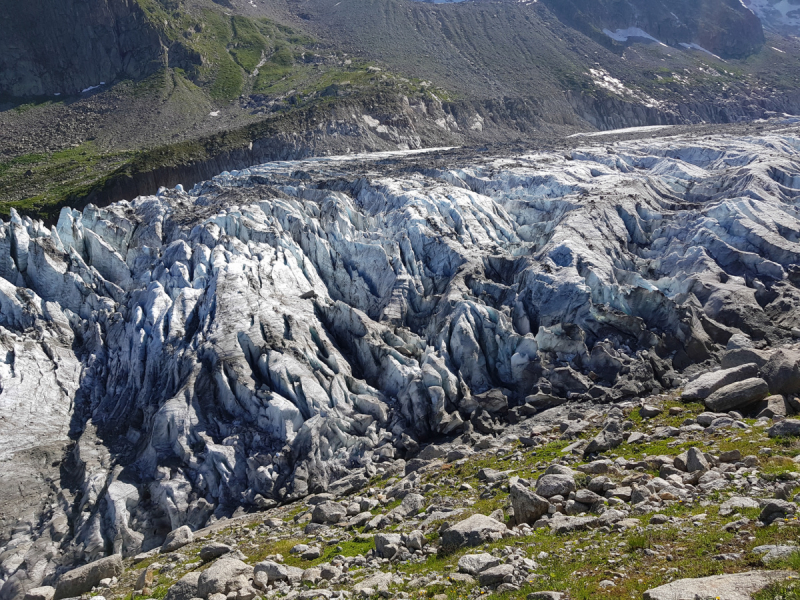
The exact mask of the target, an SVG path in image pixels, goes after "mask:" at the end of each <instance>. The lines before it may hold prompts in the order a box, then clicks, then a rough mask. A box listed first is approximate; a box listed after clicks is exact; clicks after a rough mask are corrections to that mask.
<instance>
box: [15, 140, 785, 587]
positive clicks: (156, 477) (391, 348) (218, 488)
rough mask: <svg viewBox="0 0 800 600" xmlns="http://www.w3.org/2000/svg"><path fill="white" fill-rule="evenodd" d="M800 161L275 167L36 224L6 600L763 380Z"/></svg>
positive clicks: (663, 152)
mask: <svg viewBox="0 0 800 600" xmlns="http://www.w3.org/2000/svg"><path fill="white" fill-rule="evenodd" d="M798 149H800V139H799V138H796V137H791V136H789V135H782V136H765V137H763V138H748V139H738V140H737V139H731V138H719V139H711V140H705V141H703V142H702V143H700V142H698V141H695V140H692V139H689V138H683V139H682V138H671V139H670V140H669V141H664V142H659V141H651V140H648V141H647V142H628V143H625V144H618V145H617V146H616V147H615V148H614V149H606V148H605V147H602V148H600V147H587V148H583V149H580V150H575V151H572V152H571V153H570V155H569V156H568V157H564V156H562V155H560V154H548V155H536V156H522V157H517V158H516V159H515V160H514V162H510V161H508V160H507V159H482V160H480V161H478V160H476V161H474V162H472V163H470V162H469V161H466V164H456V165H453V167H452V168H451V169H447V170H433V169H430V168H428V166H427V164H426V163H425V161H424V159H423V160H418V161H416V162H415V159H413V158H406V159H403V160H401V159H399V158H397V159H391V158H390V159H389V160H387V161H386V162H385V164H381V165H379V164H377V163H375V162H371V161H359V160H353V161H350V162H346V161H342V160H337V159H329V160H326V161H319V162H313V161H309V162H305V163H287V164H281V163H276V164H273V165H266V166H262V167H256V168H253V169H249V170H247V171H242V172H238V173H223V174H222V175H220V176H219V177H217V178H215V179H214V180H213V181H211V182H208V183H205V184H203V185H199V186H197V187H196V188H195V189H193V190H192V191H191V192H190V193H186V192H184V191H182V190H174V191H164V192H162V193H161V194H159V195H157V196H148V197H140V198H137V199H136V200H134V201H132V202H122V203H118V204H114V205H112V206H110V207H108V208H105V209H99V208H96V207H94V206H89V207H87V208H86V209H85V210H84V211H83V212H82V213H79V212H77V211H71V210H68V209H65V210H64V211H63V212H62V214H61V218H60V220H59V222H58V225H57V226H56V227H53V228H46V227H44V226H43V225H42V224H41V223H37V222H32V221H30V220H29V219H23V218H20V217H19V216H18V215H16V214H14V215H13V216H12V219H11V221H10V222H8V223H3V224H2V226H0V406H2V407H3V416H4V417H5V418H4V419H2V420H0V452H2V459H3V460H4V461H6V462H5V463H4V470H3V471H2V472H3V475H2V477H3V481H2V483H3V485H0V494H2V498H0V499H2V500H4V501H5V502H4V506H7V507H8V508H7V511H8V512H7V513H6V514H9V515H11V518H9V519H7V521H6V523H5V524H4V525H3V536H4V537H2V538H0V539H1V540H2V542H3V543H6V544H7V545H6V546H5V547H3V548H2V549H1V550H2V551H3V552H8V551H9V550H11V551H12V552H11V554H4V556H9V557H11V558H10V559H9V560H7V561H5V562H4V563H3V565H4V566H3V569H6V570H4V572H3V573H2V577H3V578H4V580H5V583H4V584H3V588H2V592H0V596H2V598H3V600H5V599H6V598H9V599H10V598H17V597H20V596H21V595H23V594H24V592H25V590H26V589H30V588H33V587H37V586H40V585H42V584H45V585H47V584H49V583H53V582H55V580H56V576H57V574H58V573H59V570H63V569H64V567H65V566H68V565H73V564H76V563H77V564H80V563H81V562H87V561H89V560H92V559H96V558H100V557H102V556H105V555H106V554H108V553H118V554H122V555H124V556H129V555H134V554H136V553H138V552H141V551H146V550H150V549H153V548H158V547H160V546H161V545H162V544H163V543H164V541H165V538H166V535H167V534H168V533H169V532H170V531H171V530H175V529H177V528H179V527H181V526H184V525H185V526H188V527H189V528H190V529H192V530H196V529H198V528H201V527H203V526H205V525H207V524H208V523H209V522H210V521H213V520H215V519H218V518H220V517H223V516H229V515H230V514H232V512H233V511H234V510H236V509H237V508H238V507H240V506H245V507H249V508H252V509H256V508H259V507H265V506H270V503H275V502H277V501H283V500H291V499H295V498H299V497H303V496H306V495H308V494H311V493H323V492H328V493H330V494H331V496H330V501H335V499H336V494H338V493H344V491H353V490H355V489H358V488H359V487H363V486H364V485H365V484H366V483H367V481H368V480H369V478H370V477H371V476H372V475H374V474H375V473H376V472H379V471H383V470H384V469H385V468H387V465H388V464H393V465H394V461H395V460H396V459H397V458H408V459H411V458H413V457H414V453H415V452H417V451H419V448H420V444H421V443H422V442H425V441H426V440H427V439H429V438H431V437H432V436H440V435H450V434H453V433H461V432H463V431H465V429H466V430H467V431H469V430H470V428H472V427H477V426H476V425H475V423H478V424H479V425H480V427H483V428H487V429H490V430H492V431H494V430H499V431H502V429H503V427H504V426H505V423H507V422H508V421H509V420H511V419H518V418H521V417H524V415H525V414H530V413H531V411H535V407H536V406H548V405H557V404H559V403H563V402H565V401H566V400H567V399H568V398H569V399H570V400H573V401H575V400H577V401H581V400H587V401H588V400H590V399H591V400H599V401H603V400H620V399H624V398H633V397H637V396H642V395H645V394H649V393H654V392H659V391H661V390H665V389H669V388H672V387H677V386H679V385H682V384H683V382H684V381H685V379H688V378H689V377H690V376H694V375H695V374H698V373H702V372H704V371H707V370H711V369H713V368H717V367H718V365H719V364H720V363H724V361H725V359H726V357H731V358H729V359H728V360H729V361H731V362H736V361H739V360H745V359H747V360H745V362H743V363H741V364H749V363H753V362H756V364H757V366H758V367H759V368H760V367H761V366H763V365H765V364H767V362H768V361H769V360H770V357H771V356H772V355H773V354H774V348H775V347H777V346H779V345H786V346H787V347H788V346H790V345H791V343H792V333H791V332H792V329H793V328H797V327H798V326H800V311H798V310H789V309H787V307H796V306H797V305H798V301H799V300H800V292H799V291H798V289H797V281H796V280H792V279H791V278H790V277H789V276H788V275H787V273H790V272H792V273H793V272H794V270H795V269H796V268H797V267H796V266H795V265H797V264H798V263H800V256H799V255H798V250H800V245H798V235H800V221H799V220H798V218H797V214H796V208H795V206H796V197H797V195H798V193H800V192H797V190H798V189H800V177H798V176H797V175H795V173H798V172H800V167H798V165H797V160H796V153H797V150H798ZM392 160H394V161H395V162H394V163H393V162H392ZM790 350H791V349H790ZM791 351H792V352H794V350H791ZM758 353H760V354H758ZM753 356H757V357H759V361H760V362H757V361H756V360H755V359H753V358H752V357H753ZM787 356H789V354H787ZM762 359H763V360H762ZM773 362H775V361H773ZM784 362H785V361H784ZM782 365H783V363H781V364H780V365H778V366H779V367H780V369H779V371H780V373H783V371H785V370H786V369H784V367H783V366H782ZM734 366H735V365H734ZM792 368H793V367H792ZM781 369H782V370H781ZM777 372H778V371H776V373H777ZM780 381H782V382H784V381H785V382H788V383H786V385H791V381H792V379H791V377H783V378H781V379H780ZM781 385H783V383H782V384H781ZM785 393H789V392H785ZM32 415H35V418H32ZM609 431H610V430H609ZM611 433H614V435H615V436H616V435H617V434H619V436H621V435H622V430H620V431H617V430H614V431H613V432H611ZM620 439H622V438H621V437H620ZM65 447H66V452H65V450H64V448H65ZM48 452H49V453H51V454H52V456H51V458H49V459H48V460H42V456H45V455H47V453H48ZM468 454H469V452H468V449H467V451H466V454H465V456H466V455H468ZM448 456H449V455H448ZM426 460H428V459H426ZM420 461H421V462H424V460H422V459H420ZM410 464H412V463H409V465H410ZM53 465H55V466H53ZM6 467H7V468H6ZM61 467H63V468H61ZM562 475H563V474H562ZM562 475H558V474H556V476H559V477H560V476H562ZM45 476H46V477H50V478H52V481H53V483H52V486H50V485H49V484H48V485H45V484H44V483H42V482H43V481H45V480H46V478H45ZM548 477H550V475H548ZM567 477H569V476H567ZM9 481H10V482H13V483H14V485H7V483H8V482H9ZM37 486H38V487H37ZM69 490H74V491H75V492H74V494H73V492H72V491H69ZM31 498H34V499H35V502H32V501H31ZM410 501H411V499H409V502H410ZM357 508H359V510H361V511H362V512H363V510H364V509H363V508H362V507H357ZM406 508H407V509H408V510H409V511H417V510H419V508H420V507H417V506H410V505H409V506H408V507H406ZM333 512H336V514H338V515H339V516H340V520H342V519H344V518H345V517H346V515H349V514H350V513H348V509H347V507H344V506H342V507H341V508H340V509H339V510H334V511H332V512H331V514H333ZM356 514H357V513H356ZM409 514H410V513H409ZM570 518H571V519H572V520H570V521H569V522H568V523H567V525H564V526H565V527H566V526H569V527H573V526H578V525H580V526H582V522H580V521H575V520H574V519H575V518H572V517H570ZM576 518H577V517H576ZM502 526H503V527H504V525H502ZM12 531H15V532H16V535H15V538H14V541H13V542H12V543H10V544H9V543H8V541H9V540H10V533H11V532H12Z"/></svg>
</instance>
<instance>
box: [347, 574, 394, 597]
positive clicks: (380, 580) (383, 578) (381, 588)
mask: <svg viewBox="0 0 800 600" xmlns="http://www.w3.org/2000/svg"><path fill="white" fill-rule="evenodd" d="M393 577H394V575H393V574H392V573H381V572H378V573H375V574H374V575H370V576H369V577H367V578H366V579H364V580H362V581H360V582H359V583H357V584H355V585H354V586H353V591H354V592H356V593H364V594H365V595H366V596H371V595H372V594H376V593H380V592H388V591H389V585H391V583H392V578H393Z"/></svg>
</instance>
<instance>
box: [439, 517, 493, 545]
mask: <svg viewBox="0 0 800 600" xmlns="http://www.w3.org/2000/svg"><path fill="white" fill-rule="evenodd" d="M506 531H507V528H506V526H505V525H504V524H503V523H500V522H499V521H495V520H494V519H492V518H490V517H487V516H486V515H480V514H478V515H472V516H471V517H468V518H466V519H464V520H463V521H459V522H458V523H456V524H455V525H453V526H452V527H450V528H449V529H446V530H445V531H444V533H443V534H442V545H443V546H444V547H445V548H461V547H464V546H479V545H480V544H483V543H485V542H490V541H496V540H499V539H500V538H502V537H503V534H504V533H505V532H506Z"/></svg>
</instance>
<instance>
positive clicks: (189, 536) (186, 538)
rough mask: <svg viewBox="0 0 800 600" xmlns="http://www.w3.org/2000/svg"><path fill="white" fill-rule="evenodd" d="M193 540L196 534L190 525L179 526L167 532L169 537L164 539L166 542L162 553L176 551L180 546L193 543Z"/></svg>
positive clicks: (162, 547)
mask: <svg viewBox="0 0 800 600" xmlns="http://www.w3.org/2000/svg"><path fill="white" fill-rule="evenodd" d="M192 541H194V534H193V533H192V530H191V529H190V528H189V526H188V525H184V526H183V527H178V528H177V529H175V530H174V531H170V532H169V533H168V534H167V539H165V540H164V544H163V545H162V546H161V554H165V553H167V552H174V551H175V550H177V549H178V548H183V547H184V546H185V545H187V544H191V543H192Z"/></svg>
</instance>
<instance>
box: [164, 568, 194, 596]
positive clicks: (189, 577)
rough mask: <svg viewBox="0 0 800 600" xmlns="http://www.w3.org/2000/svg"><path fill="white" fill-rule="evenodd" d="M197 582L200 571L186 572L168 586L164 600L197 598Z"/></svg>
mask: <svg viewBox="0 0 800 600" xmlns="http://www.w3.org/2000/svg"><path fill="white" fill-rule="evenodd" d="M199 580H200V571H190V572H188V573H187V574H186V575H184V576H183V577H181V578H180V579H178V581H176V582H175V583H173V584H172V585H171V586H170V588H169V590H167V595H166V596H165V600H191V599H192V598H197V597H198V596H199V594H198V593H197V585H198V582H199Z"/></svg>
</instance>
